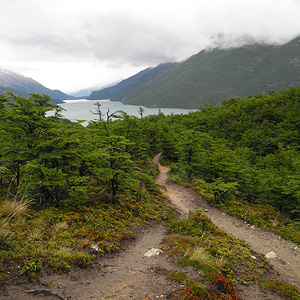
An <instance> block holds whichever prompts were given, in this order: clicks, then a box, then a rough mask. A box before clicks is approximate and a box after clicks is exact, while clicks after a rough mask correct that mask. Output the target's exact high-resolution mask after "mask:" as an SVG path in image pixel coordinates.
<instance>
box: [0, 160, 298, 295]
mask: <svg viewBox="0 0 300 300" xmlns="http://www.w3.org/2000/svg"><path fill="white" fill-rule="evenodd" d="M159 157H160V155H157V156H156V157H155V158H154V160H153V161H154V163H156V164H157V165H158V167H159V170H160V173H159V175H158V177H157V179H156V182H157V184H158V185H159V186H160V189H161V191H162V192H163V194H164V195H165V197H166V198H168V199H169V201H170V202H171V203H172V204H173V205H174V207H175V208H176V210H177V211H178V214H179V217H184V215H186V214H188V212H189V211H190V210H193V209H197V208H199V207H202V208H203V209H204V210H206V211H207V215H208V216H209V217H210V219H211V220H212V221H213V222H214V223H215V224H216V225H217V226H218V227H219V228H220V229H222V230H223V231H225V232H227V233H229V234H231V235H233V236H235V237H237V238H240V239H243V240H246V241H247V242H248V244H249V245H250V246H251V248H252V250H254V251H255V252H261V253H263V254H266V253H267V252H269V251H274V252H275V253H276V254H277V258H274V259H272V260H271V263H272V265H273V266H274V269H275V270H277V271H278V272H280V273H281V274H282V279H283V280H284V281H286V282H288V283H290V284H295V285H296V286H298V287H300V264H299V261H300V249H299V248H296V245H295V244H293V243H291V242H288V241H285V240H283V239H281V238H280V237H279V236H278V235H276V234H273V233H272V232H270V231H266V230H263V229H260V228H251V227H248V226H247V225H246V224H244V223H243V222H242V221H241V220H239V219H237V218H234V217H232V216H229V215H227V214H225V213H223V212H222V211H220V210H218V209H216V208H213V207H210V206H208V204H207V203H206V202H205V201H203V200H201V199H200V197H199V194H198V193H197V192H196V191H194V190H192V189H190V188H186V187H183V186H181V185H178V184H175V183H173V182H171V181H170V180H169V168H167V167H164V166H162V165H161V164H160V163H159ZM165 236H166V233H165V228H164V227H163V226H162V225H161V224H154V225H153V226H152V227H148V228H146V229H145V230H143V231H142V232H140V233H139V234H138V236H137V239H136V240H135V241H133V242H131V243H129V244H128V245H126V246H125V247H124V249H123V250H121V251H119V252H118V253H114V254H111V255H107V256H104V257H100V258H98V259H97V260H96V261H95V263H94V267H93V268H88V269H77V270H76V269H72V271H71V272H70V273H68V274H63V275H57V274H41V277H40V282H37V283H30V282H27V281H26V282H23V283H21V284H17V285H14V286H9V287H8V288H7V289H6V290H5V291H4V293H2V295H1V293H0V299H1V300H2V299H5V300H8V299H13V300H36V299H37V298H38V299H43V300H47V299H49V300H50V299H70V300H85V299H97V300H102V299H103V300H104V299H105V300H124V299H134V300H142V299H152V300H153V299H157V298H160V299H169V296H170V293H171V292H172V291H174V290H176V289H178V288H181V286H180V283H178V282H174V281H169V280H167V279H166V277H165V274H164V273H163V272H162V271H163V270H164V269H166V270H172V269H173V270H174V269H176V268H180V267H179V266H177V265H176V264H174V263H172V261H169V258H168V256H167V255H166V253H163V254H162V255H159V256H157V257H156V256H154V257H145V256H144V253H145V252H146V251H147V250H148V249H149V248H151V247H158V246H159V244H160V242H161V240H162V239H163V238H164V237H165ZM185 269H186V268H185ZM184 271H186V272H190V273H189V274H192V272H195V271H193V270H184ZM194 275H195V276H199V275H198V273H196V274H194ZM47 289H48V291H49V290H50V291H51V292H52V293H50V294H49V292H47V293H44V294H43V295H41V294H39V296H36V295H34V294H28V291H33V290H34V291H36V292H38V291H39V290H40V291H42V290H44V291H45V292H46V291H47ZM240 294H241V297H242V298H243V299H245V300H261V299H272V300H280V299H281V298H280V297H279V296H277V295H274V294H272V295H270V294H266V292H265V291H262V290H261V289H259V287H258V286H257V285H251V286H249V287H247V286H242V287H241V288H240ZM41 297H42V298H41Z"/></svg>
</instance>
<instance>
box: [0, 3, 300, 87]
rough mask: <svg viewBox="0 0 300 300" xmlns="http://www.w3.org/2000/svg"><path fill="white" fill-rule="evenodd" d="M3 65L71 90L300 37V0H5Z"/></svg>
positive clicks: (0, 35) (0, 37)
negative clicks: (205, 53) (207, 54)
mask: <svg viewBox="0 0 300 300" xmlns="http://www.w3.org/2000/svg"><path fill="white" fill-rule="evenodd" d="M0 11H1V18H0V53H1V56H0V65H1V66H3V67H4V68H7V69H9V70H12V71H15V72H18V73H21V74H23V75H25V76H28V77H32V78H33V79H35V80H37V81H38V82H40V83H42V84H43V85H45V86H46V87H48V88H51V89H60V90H62V91H63V92H66V93H70V92H74V91H77V90H80V89H82V88H88V87H90V86H99V87H100V86H104V85H106V84H109V83H111V82H114V81H116V80H120V79H122V78H123V79H124V78H127V77H129V76H131V75H133V74H136V73H137V72H139V71H140V70H142V69H145V68H146V67H148V66H156V65H158V64H160V63H163V62H170V61H181V60H184V59H186V58H187V57H189V56H191V55H193V54H196V53H198V52H199V51H201V50H202V49H205V48H207V47H213V46H214V45H216V43H217V41H216V38H212V37H216V36H218V34H220V33H222V34H223V35H224V40H225V42H224V46H225V47H230V46H232V45H234V46H236V45H239V44H240V43H243V42H244V41H245V39H248V40H249V39H250V40H253V41H259V42H260V41H264V42H267V43H279V44H281V43H284V42H287V41H289V40H290V39H292V38H294V37H296V36H298V35H300V17H299V16H300V0H185V1H181V0H179V1H177V0H151V1H143V0H109V1H107V0H105V1H104V0H82V1H81V0H46V1H42V0H0Z"/></svg>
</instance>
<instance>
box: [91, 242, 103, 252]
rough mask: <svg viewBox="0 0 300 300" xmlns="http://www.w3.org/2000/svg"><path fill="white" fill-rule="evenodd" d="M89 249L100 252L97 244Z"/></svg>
mask: <svg viewBox="0 0 300 300" xmlns="http://www.w3.org/2000/svg"><path fill="white" fill-rule="evenodd" d="M91 248H92V249H94V250H96V251H101V248H100V247H99V246H98V245H97V244H92V245H91Z"/></svg>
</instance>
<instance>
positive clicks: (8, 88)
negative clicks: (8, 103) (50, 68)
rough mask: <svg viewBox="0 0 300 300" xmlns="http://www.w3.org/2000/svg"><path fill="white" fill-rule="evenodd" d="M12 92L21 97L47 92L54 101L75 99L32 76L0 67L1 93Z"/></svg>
mask: <svg viewBox="0 0 300 300" xmlns="http://www.w3.org/2000/svg"><path fill="white" fill-rule="evenodd" d="M6 92H12V93H14V94H15V95H18V96H21V97H28V96H29V94H31V93H33V94H47V95H49V96H50V97H51V98H52V102H55V103H61V102H62V100H70V99H74V97H72V96H70V95H67V94H65V93H63V92H61V91H59V90H51V89H48V88H46V87H45V86H43V85H42V84H40V83H38V82H37V81H35V80H33V79H32V78H29V77H25V76H23V75H20V74H17V73H14V72H12V71H9V70H5V69H3V68H0V94H2V95H4V94H5V93H6Z"/></svg>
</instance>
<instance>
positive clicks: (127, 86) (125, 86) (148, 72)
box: [88, 63, 177, 102]
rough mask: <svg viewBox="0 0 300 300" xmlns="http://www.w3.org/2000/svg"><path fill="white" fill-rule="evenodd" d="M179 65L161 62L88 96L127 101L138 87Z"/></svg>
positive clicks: (95, 98)
mask: <svg viewBox="0 0 300 300" xmlns="http://www.w3.org/2000/svg"><path fill="white" fill-rule="evenodd" d="M176 66H177V63H165V64H160V65H158V66H157V67H155V68H147V69H145V70H143V71H141V72H139V73H138V74H136V75H134V76H131V77H129V78H127V79H125V80H123V81H121V82H119V83H118V84H116V85H114V86H110V87H107V88H104V89H101V90H99V91H93V92H92V93H91V95H90V96H89V97H88V99H90V100H97V99H110V100H112V101H122V102H124V101H126V99H127V98H130V97H132V96H133V95H135V94H136V93H137V92H136V91H135V89H136V88H138V87H140V86H144V85H147V84H151V83H152V82H153V81H155V80H157V79H158V78H160V77H161V76H163V75H165V74H167V73H169V72H171V71H172V70H174V69H175V68H176Z"/></svg>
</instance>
